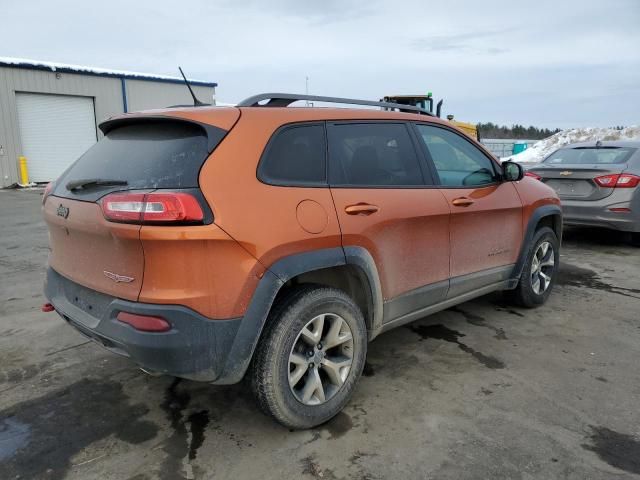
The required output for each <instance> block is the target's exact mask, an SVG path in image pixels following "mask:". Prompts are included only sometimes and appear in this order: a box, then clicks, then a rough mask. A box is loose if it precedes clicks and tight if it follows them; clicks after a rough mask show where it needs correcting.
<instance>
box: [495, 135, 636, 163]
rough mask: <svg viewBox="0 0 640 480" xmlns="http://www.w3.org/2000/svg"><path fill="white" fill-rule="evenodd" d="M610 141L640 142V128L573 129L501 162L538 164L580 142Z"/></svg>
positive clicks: (537, 143) (535, 144) (542, 141)
mask: <svg viewBox="0 0 640 480" xmlns="http://www.w3.org/2000/svg"><path fill="white" fill-rule="evenodd" d="M598 140H601V141H609V140H640V126H631V127H625V128H623V129H622V130H617V129H615V128H594V127H588V128H572V129H570V130H563V131H561V132H558V133H556V134H555V135H551V136H550V137H548V138H545V139H544V140H540V141H539V142H536V143H534V144H533V145H532V146H530V147H529V148H527V149H526V150H525V151H524V152H521V153H518V154H516V155H512V156H510V157H505V158H502V159H501V161H503V162H504V161H505V160H513V161H514V162H518V163H538V162H541V161H542V160H544V158H545V157H547V156H548V155H550V154H551V153H553V152H555V151H556V150H558V149H559V148H562V147H565V146H567V145H571V144H574V143H579V142H594V143H595V142H597V141H598Z"/></svg>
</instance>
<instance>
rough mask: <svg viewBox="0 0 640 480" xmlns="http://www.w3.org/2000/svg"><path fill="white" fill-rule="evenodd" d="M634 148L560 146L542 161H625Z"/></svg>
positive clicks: (573, 163) (549, 162)
mask: <svg viewBox="0 0 640 480" xmlns="http://www.w3.org/2000/svg"><path fill="white" fill-rule="evenodd" d="M635 150H636V149H635V148H628V147H600V148H595V147H594V148H561V149H560V150H557V151H555V152H553V153H552V154H551V155H549V157H547V159H546V160H545V161H544V163H547V164H550V165H563V164H571V165H598V164H604V165H606V164H615V163H626V162H627V160H629V157H631V155H633V152H635Z"/></svg>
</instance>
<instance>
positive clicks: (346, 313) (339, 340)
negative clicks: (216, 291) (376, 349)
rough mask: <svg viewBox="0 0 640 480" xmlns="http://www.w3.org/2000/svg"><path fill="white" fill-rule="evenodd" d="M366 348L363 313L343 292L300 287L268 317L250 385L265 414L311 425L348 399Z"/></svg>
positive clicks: (288, 422)
mask: <svg viewBox="0 0 640 480" xmlns="http://www.w3.org/2000/svg"><path fill="white" fill-rule="evenodd" d="M366 353H367V336H366V326H365V323H364V318H363V317H362V313H361V312H360V310H359V308H358V307H357V306H356V304H355V303H354V302H353V300H351V298H349V296H347V295H346V294H345V293H344V292H342V291H340V290H337V289H333V288H325V287H318V286H304V287H298V288H296V289H295V290H294V291H292V292H291V293H290V294H289V295H287V297H285V298H283V299H282V300H281V301H280V302H279V303H278V305H276V307H275V309H274V311H273V312H272V314H271V318H269V323H268V326H267V327H266V330H265V332H264V335H263V336H262V338H261V340H260V344H259V345H258V348H257V350H256V353H255V355H254V359H253V364H252V372H251V386H252V390H253V392H254V395H255V396H256V399H257V401H258V404H259V405H260V408H261V409H262V410H263V411H264V412H265V413H267V414H269V415H271V416H272V417H274V418H275V419H276V420H277V421H278V422H280V423H281V424H283V425H285V426H287V427H289V428H311V427H314V426H316V425H320V424H321V423H324V422H326V421H327V420H329V419H331V418H332V417H333V416H335V415H336V414H337V413H338V412H340V410H342V408H343V407H344V406H345V404H346V403H347V402H348V400H349V398H350V397H351V394H352V393H353V391H354V388H355V385H356V382H357V380H358V379H359V378H360V375H361V373H362V368H363V367H364V362H365V358H366Z"/></svg>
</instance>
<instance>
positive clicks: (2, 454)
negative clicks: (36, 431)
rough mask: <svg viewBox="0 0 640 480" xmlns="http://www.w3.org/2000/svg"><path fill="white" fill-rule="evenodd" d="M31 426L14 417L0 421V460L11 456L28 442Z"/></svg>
mask: <svg viewBox="0 0 640 480" xmlns="http://www.w3.org/2000/svg"><path fill="white" fill-rule="evenodd" d="M30 436H31V428H30V427H29V425H27V424H26V423H22V422H19V421H18V420H16V419H15V418H7V419H5V420H1V421H0V462H2V461H3V460H6V459H8V458H11V457H12V456H13V455H14V454H15V453H16V452H17V451H18V450H20V449H21V448H25V447H26V446H27V444H28V443H29V437H30Z"/></svg>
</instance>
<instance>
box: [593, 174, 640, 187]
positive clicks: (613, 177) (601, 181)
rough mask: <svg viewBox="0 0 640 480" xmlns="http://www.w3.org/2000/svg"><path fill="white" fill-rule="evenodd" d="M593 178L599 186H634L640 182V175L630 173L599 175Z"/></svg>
mask: <svg viewBox="0 0 640 480" xmlns="http://www.w3.org/2000/svg"><path fill="white" fill-rule="evenodd" d="M593 180H594V182H596V183H597V184H598V185H600V186H601V187H607V188H635V187H637V186H638V184H640V177H639V176H638V175H632V174H631V173H613V174H610V175H601V176H600V177H596V178H594V179H593Z"/></svg>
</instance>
